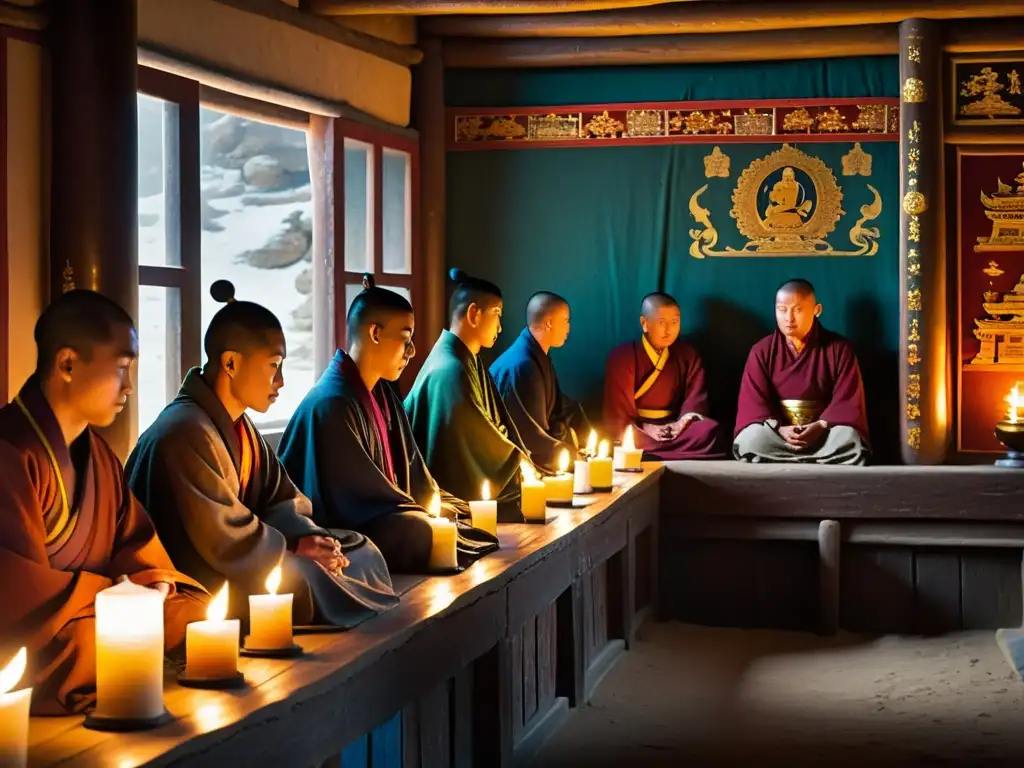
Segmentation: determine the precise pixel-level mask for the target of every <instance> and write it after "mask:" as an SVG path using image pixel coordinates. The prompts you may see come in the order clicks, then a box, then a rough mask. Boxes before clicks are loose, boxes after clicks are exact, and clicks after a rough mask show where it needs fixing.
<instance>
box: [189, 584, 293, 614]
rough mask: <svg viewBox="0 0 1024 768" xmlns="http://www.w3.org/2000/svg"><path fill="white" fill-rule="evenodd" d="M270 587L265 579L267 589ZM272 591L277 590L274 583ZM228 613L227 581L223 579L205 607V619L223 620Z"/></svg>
mask: <svg viewBox="0 0 1024 768" xmlns="http://www.w3.org/2000/svg"><path fill="white" fill-rule="evenodd" d="M269 588H270V579H267V589H269ZM274 591H275V592H276V591H277V585H276V584H275V585H274ZM227 615H228V583H227V582H226V581H225V582H224V586H223V587H221V588H220V592H218V593H217V596H216V597H215V598H213V600H212V601H211V602H210V605H209V607H208V608H207V609H206V620H207V621H224V619H225V618H226V617H227Z"/></svg>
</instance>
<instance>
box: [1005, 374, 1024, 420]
mask: <svg viewBox="0 0 1024 768" xmlns="http://www.w3.org/2000/svg"><path fill="white" fill-rule="evenodd" d="M1021 387H1024V382H1022V381H1018V382H1017V383H1016V384H1014V385H1013V389H1011V390H1010V394H1009V395H1007V396H1006V397H1005V398H1004V399H1005V400H1006V402H1007V403H1009V404H1010V407H1009V408H1007V409H1006V419H1007V421H1009V422H1010V423H1011V424H1016V423H1017V422H1018V421H1019V420H1020V412H1021V409H1022V408H1024V393H1022V392H1021Z"/></svg>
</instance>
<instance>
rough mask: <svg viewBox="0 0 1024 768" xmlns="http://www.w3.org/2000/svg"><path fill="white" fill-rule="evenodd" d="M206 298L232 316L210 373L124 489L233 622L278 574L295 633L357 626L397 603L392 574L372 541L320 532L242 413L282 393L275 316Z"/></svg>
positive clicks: (186, 386)
mask: <svg viewBox="0 0 1024 768" xmlns="http://www.w3.org/2000/svg"><path fill="white" fill-rule="evenodd" d="M211 293H213V295H214V298H216V299H218V300H220V301H226V302H227V306H225V307H223V308H222V309H220V310H219V311H218V312H217V313H216V314H215V315H214V316H213V319H212V320H211V321H210V327H209V328H208V329H207V331H206V337H205V339H204V343H203V346H204V348H205V352H206V364H205V365H204V366H203V368H202V369H201V370H200V369H198V368H194V369H192V370H191V371H189V373H188V375H187V376H186V377H185V381H184V383H183V384H182V385H181V390H180V391H179V392H178V396H177V397H176V398H175V399H174V400H173V401H172V402H171V403H170V404H169V405H168V406H167V407H166V408H164V409H163V411H162V412H161V413H160V415H159V416H158V417H157V419H156V421H154V422H153V425H152V426H151V427H150V428H149V429H147V430H146V431H145V432H144V433H143V434H142V436H141V437H140V438H139V442H138V445H137V446H136V447H135V450H134V451H133V452H132V455H131V457H130V458H129V459H128V464H127V475H128V482H129V483H130V485H131V487H132V490H133V491H134V492H135V494H136V495H137V496H138V498H139V499H140V500H142V501H143V503H144V504H146V505H148V508H149V509H150V514H151V515H152V516H153V520H154V522H155V524H156V527H157V530H158V531H159V532H160V535H161V537H162V538H163V540H164V542H165V543H166V545H167V548H168V550H169V551H170V552H171V555H172V556H173V557H174V558H175V561H176V562H178V563H180V564H181V565H182V567H184V568H187V569H188V571H189V573H192V574H194V575H195V577H196V578H197V579H198V580H199V581H200V582H202V583H203V585H204V586H206V587H207V588H208V589H209V590H210V591H211V592H212V591H213V590H215V589H220V587H221V585H223V584H224V582H225V581H227V582H228V584H229V592H228V594H229V597H230V606H231V611H232V615H234V616H239V617H247V616H248V602H249V601H248V596H249V595H251V594H265V593H266V580H267V576H268V575H269V574H270V573H271V572H272V571H273V570H274V569H275V568H276V567H277V566H278V565H280V566H281V575H282V581H281V588H280V590H279V591H280V592H281V593H290V594H292V595H293V598H292V618H293V622H294V623H295V624H296V625H329V626H335V627H344V628H350V627H353V626H355V625H356V624H358V623H360V622H361V621H363V620H365V619H367V618H369V617H370V616H373V615H376V614H377V613H380V612H381V611H384V610H386V609H388V608H390V607H392V606H393V605H395V604H396V603H397V601H398V598H397V597H396V596H395V594H394V591H393V590H392V587H391V576H390V574H389V573H388V569H387V566H386V565H385V563H384V559H383V557H382V556H381V554H380V552H379V551H378V550H377V548H376V547H375V546H374V545H373V543H372V542H371V541H369V540H368V539H367V538H366V537H365V536H363V535H361V534H358V533H353V532H350V531H339V530H328V529H327V528H324V527H321V526H319V525H317V524H316V523H314V522H313V520H312V518H311V512H312V509H311V506H310V502H309V499H308V498H306V497H305V496H303V495H302V494H301V493H300V492H299V491H298V490H297V489H296V487H295V485H294V484H293V483H292V481H291V480H290V479H289V477H288V475H287V473H286V472H285V471H284V469H283V468H282V467H281V463H280V461H279V460H278V458H277V455H276V454H275V453H274V451H273V450H272V449H271V448H270V447H269V446H268V445H267V443H266V441H265V440H264V439H263V436H262V435H260V433H259V431H258V430H257V429H256V427H255V426H254V425H253V423H252V420H251V419H250V418H249V417H248V416H246V415H245V411H246V410H247V409H252V410H254V411H257V412H260V413H266V411H267V410H268V409H269V408H270V406H271V405H272V404H273V402H274V401H275V400H276V399H277V397H278V393H279V392H280V390H281V387H282V386H283V385H284V376H283V373H282V371H283V364H284V359H285V356H286V354H287V350H286V347H285V338H284V333H283V332H282V330H281V324H280V322H278V319H277V317H275V316H274V314H273V313H272V312H270V311H269V310H267V309H266V308H264V307H263V306H261V305H259V304H255V303H252V302H247V301H235V300H234V287H233V286H232V285H231V284H230V283H229V282H227V281H223V280H219V281H217V282H216V283H214V284H213V287H212V289H211Z"/></svg>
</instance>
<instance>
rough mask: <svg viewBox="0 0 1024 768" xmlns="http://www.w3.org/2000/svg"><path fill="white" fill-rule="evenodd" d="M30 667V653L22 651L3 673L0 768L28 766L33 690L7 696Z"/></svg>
mask: <svg viewBox="0 0 1024 768" xmlns="http://www.w3.org/2000/svg"><path fill="white" fill-rule="evenodd" d="M27 664H28V653H27V652H26V650H25V649H24V648H22V649H21V650H20V651H18V652H17V653H16V654H15V655H14V658H13V659H11V661H10V662H9V663H8V664H7V666H6V667H4V668H3V670H2V671H0V766H4V768H8V767H9V768H24V767H25V765H27V764H28V710H29V705H30V703H31V701H32V689H31V688H23V689H22V690H20V691H14V693H8V691H10V690H11V688H13V687H14V686H15V685H17V684H18V681H19V680H21V677H22V675H24V674H25V667H26V665H27Z"/></svg>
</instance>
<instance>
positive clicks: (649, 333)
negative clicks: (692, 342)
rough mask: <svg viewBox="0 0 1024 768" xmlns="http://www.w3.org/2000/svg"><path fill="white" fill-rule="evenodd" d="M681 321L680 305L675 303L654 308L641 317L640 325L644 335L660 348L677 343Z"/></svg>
mask: <svg viewBox="0 0 1024 768" xmlns="http://www.w3.org/2000/svg"><path fill="white" fill-rule="evenodd" d="M681 322H682V321H681V316H680V314H679V307H677V306H675V305H668V306H661V307H655V308H652V309H651V311H650V312H648V313H647V314H646V315H641V317H640V327H641V328H642V329H643V332H644V336H646V337H647V341H649V342H650V343H651V346H652V347H654V348H655V349H658V350H662V349H665V348H666V347H671V346H672V345H673V344H675V343H676V339H678V338H679V328H680V324H681Z"/></svg>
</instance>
